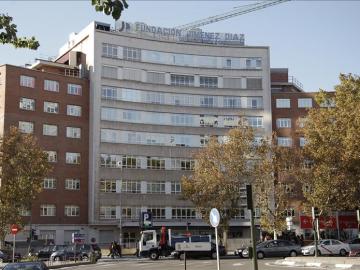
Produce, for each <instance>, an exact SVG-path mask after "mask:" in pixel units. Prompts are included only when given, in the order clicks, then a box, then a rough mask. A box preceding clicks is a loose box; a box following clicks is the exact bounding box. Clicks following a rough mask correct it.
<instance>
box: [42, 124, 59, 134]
mask: <svg viewBox="0 0 360 270" xmlns="http://www.w3.org/2000/svg"><path fill="white" fill-rule="evenodd" d="M43 135H45V136H57V135H58V127H57V126H56V125H48V124H43Z"/></svg>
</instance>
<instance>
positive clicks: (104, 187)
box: [100, 180, 116, 193]
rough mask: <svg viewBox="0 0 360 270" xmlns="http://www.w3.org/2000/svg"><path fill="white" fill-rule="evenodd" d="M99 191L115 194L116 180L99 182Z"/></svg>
mask: <svg viewBox="0 0 360 270" xmlns="http://www.w3.org/2000/svg"><path fill="white" fill-rule="evenodd" d="M100 191H101V192H108V193H115V192H116V180H100Z"/></svg>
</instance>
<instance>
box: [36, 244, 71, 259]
mask: <svg viewBox="0 0 360 270" xmlns="http://www.w3.org/2000/svg"><path fill="white" fill-rule="evenodd" d="M65 247H66V246H65V245H51V246H45V247H43V248H42V249H40V250H39V251H38V252H35V253H34V255H35V256H36V257H37V258H38V259H39V260H42V261H47V260H49V259H50V256H51V254H52V253H53V252H55V251H58V250H61V249H64V248H65Z"/></svg>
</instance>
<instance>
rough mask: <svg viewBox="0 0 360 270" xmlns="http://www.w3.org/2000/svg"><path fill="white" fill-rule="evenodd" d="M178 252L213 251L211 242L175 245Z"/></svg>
mask: <svg viewBox="0 0 360 270" xmlns="http://www.w3.org/2000/svg"><path fill="white" fill-rule="evenodd" d="M175 250H177V251H211V243H210V242H194V243H180V242H178V243H175Z"/></svg>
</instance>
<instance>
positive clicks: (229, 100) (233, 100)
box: [224, 97, 241, 108]
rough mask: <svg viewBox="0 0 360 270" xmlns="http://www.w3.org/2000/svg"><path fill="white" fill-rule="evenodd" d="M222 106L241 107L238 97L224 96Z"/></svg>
mask: <svg viewBox="0 0 360 270" xmlns="http://www.w3.org/2000/svg"><path fill="white" fill-rule="evenodd" d="M224 108H241V99H240V97H224Z"/></svg>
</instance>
